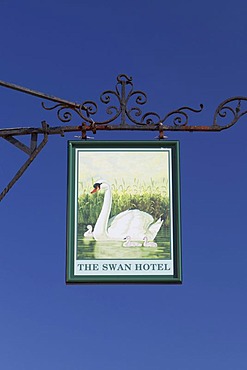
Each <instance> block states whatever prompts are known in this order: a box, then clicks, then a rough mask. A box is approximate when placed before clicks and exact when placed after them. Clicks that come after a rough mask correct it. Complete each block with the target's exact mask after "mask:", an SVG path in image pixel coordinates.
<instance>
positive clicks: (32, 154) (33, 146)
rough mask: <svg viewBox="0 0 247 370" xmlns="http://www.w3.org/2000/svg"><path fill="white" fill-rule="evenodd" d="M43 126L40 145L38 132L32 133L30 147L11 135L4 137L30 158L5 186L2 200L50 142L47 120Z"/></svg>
mask: <svg viewBox="0 0 247 370" xmlns="http://www.w3.org/2000/svg"><path fill="white" fill-rule="evenodd" d="M42 128H43V133H44V138H43V140H42V141H41V143H40V144H39V145H38V146H37V140H38V134H37V133H33V134H31V142H30V147H28V146H27V145H25V144H23V143H22V142H21V141H19V140H17V139H15V138H14V137H13V136H11V135H8V136H5V137H3V138H4V139H5V140H7V141H9V142H10V143H11V144H13V145H14V146H15V147H17V148H18V149H20V150H22V151H24V152H25V153H26V154H28V155H29V158H28V159H27V161H26V162H25V163H24V164H23V166H22V167H21V168H20V169H19V170H18V171H17V172H16V174H15V176H14V177H13V179H12V180H11V181H10V182H9V183H8V185H7V186H6V187H5V189H4V190H3V191H2V193H1V194H0V202H1V201H2V199H3V198H4V197H5V195H6V194H7V193H8V191H9V190H10V189H11V188H12V187H13V186H14V184H15V183H16V181H18V180H19V178H20V177H21V176H22V175H23V173H24V172H25V171H26V169H27V168H28V167H29V166H30V164H31V163H32V162H33V160H34V159H35V158H36V157H37V155H38V154H39V153H40V152H41V150H42V149H43V148H44V146H45V144H46V143H47V142H48V130H47V128H48V125H47V123H46V122H45V121H43V122H42Z"/></svg>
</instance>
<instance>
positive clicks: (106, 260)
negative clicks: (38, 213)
mask: <svg viewBox="0 0 247 370" xmlns="http://www.w3.org/2000/svg"><path fill="white" fill-rule="evenodd" d="M181 270H182V267H181V221H180V168H179V142H178V141H157V142H152V141H69V142H68V197H67V256H66V283H67V284H80V283H83V284H85V283H115V284H119V283H145V284H148V283H150V284H172V283H173V284H181V283H182V272H181Z"/></svg>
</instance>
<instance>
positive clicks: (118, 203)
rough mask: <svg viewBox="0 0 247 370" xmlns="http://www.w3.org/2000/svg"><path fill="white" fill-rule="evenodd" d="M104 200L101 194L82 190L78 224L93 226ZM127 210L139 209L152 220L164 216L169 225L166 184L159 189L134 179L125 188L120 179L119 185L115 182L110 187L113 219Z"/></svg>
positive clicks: (79, 201)
mask: <svg viewBox="0 0 247 370" xmlns="http://www.w3.org/2000/svg"><path fill="white" fill-rule="evenodd" d="M103 199H104V194H103V193H100V192H98V193H95V194H90V192H89V190H88V189H85V188H84V189H83V191H82V193H81V195H80V197H79V198H78V223H79V224H90V225H93V226H94V225H95V223H96V221H97V218H98V216H99V213H100V211H101V208H102V204H103ZM127 209H139V210H140V211H144V212H147V213H149V214H151V215H152V216H153V218H154V220H157V219H158V218H159V217H160V216H161V215H163V216H164V220H165V225H166V226H169V225H170V219H169V215H170V203H169V198H168V196H167V184H166V182H165V181H164V182H163V185H162V186H161V187H158V186H155V183H154V182H152V179H151V184H149V185H147V184H145V183H141V184H140V183H139V180H138V179H134V182H133V186H131V187H130V186H127V185H126V184H125V182H124V179H122V182H121V183H118V182H117V180H115V181H114V183H113V185H112V208H111V215H110V217H113V216H115V215H117V214H119V213H120V212H123V211H126V210H127Z"/></svg>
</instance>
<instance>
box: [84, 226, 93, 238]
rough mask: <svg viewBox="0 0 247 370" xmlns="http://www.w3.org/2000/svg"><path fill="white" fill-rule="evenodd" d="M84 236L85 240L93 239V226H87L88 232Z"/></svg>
mask: <svg viewBox="0 0 247 370" xmlns="http://www.w3.org/2000/svg"><path fill="white" fill-rule="evenodd" d="M83 235H84V237H85V238H93V226H92V225H87V231H86V232H85V233H84V234H83Z"/></svg>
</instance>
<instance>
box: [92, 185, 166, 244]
mask: <svg viewBox="0 0 247 370" xmlns="http://www.w3.org/2000/svg"><path fill="white" fill-rule="evenodd" d="M93 186H94V190H93V191H91V193H95V192H97V191H99V190H104V191H105V195H104V202H103V206H102V209H101V212H100V214H99V217H98V219H97V222H96V224H95V227H94V231H93V237H94V239H95V240H124V239H125V238H126V237H127V236H129V237H130V238H131V239H132V240H140V241H142V240H143V238H144V237H145V236H146V237H147V238H148V240H150V241H152V240H154V238H155V237H156V235H157V233H158V231H159V229H160V227H161V225H162V224H163V220H162V219H161V218H159V219H158V220H157V221H156V222H154V219H153V217H152V216H151V215H150V214H148V213H146V212H143V211H139V210H138V209H134V210H127V211H124V212H121V213H119V214H118V215H117V216H115V217H112V218H111V219H110V220H109V216H110V212H111V205H112V193H111V187H110V185H109V184H108V183H107V182H106V181H105V180H99V181H98V182H97V183H95V184H94V185H93Z"/></svg>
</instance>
